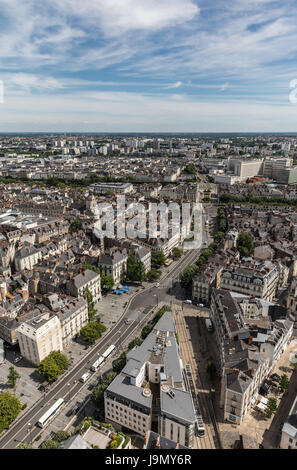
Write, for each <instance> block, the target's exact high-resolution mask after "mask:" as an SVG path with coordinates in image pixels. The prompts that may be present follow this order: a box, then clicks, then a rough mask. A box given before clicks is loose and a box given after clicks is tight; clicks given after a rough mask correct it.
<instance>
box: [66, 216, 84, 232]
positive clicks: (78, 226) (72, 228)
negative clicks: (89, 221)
mask: <svg viewBox="0 0 297 470" xmlns="http://www.w3.org/2000/svg"><path fill="white" fill-rule="evenodd" d="M81 227H82V223H81V221H80V220H79V219H77V218H76V219H74V221H73V222H72V224H71V225H70V227H69V231H70V233H73V232H78V230H80V229H81Z"/></svg>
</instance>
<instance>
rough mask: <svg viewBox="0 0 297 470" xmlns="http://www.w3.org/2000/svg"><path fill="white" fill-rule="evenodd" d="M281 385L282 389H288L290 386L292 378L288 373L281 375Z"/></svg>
mask: <svg viewBox="0 0 297 470" xmlns="http://www.w3.org/2000/svg"><path fill="white" fill-rule="evenodd" d="M279 386H280V388H281V389H282V390H288V388H289V387H290V380H289V378H288V376H287V374H283V375H282V376H281V378H280V381H279Z"/></svg>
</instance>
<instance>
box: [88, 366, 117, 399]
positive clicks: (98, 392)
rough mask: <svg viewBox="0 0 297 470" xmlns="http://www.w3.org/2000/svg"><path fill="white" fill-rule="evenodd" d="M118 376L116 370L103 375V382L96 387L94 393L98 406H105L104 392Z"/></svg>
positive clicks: (93, 396) (93, 397)
mask: <svg viewBox="0 0 297 470" xmlns="http://www.w3.org/2000/svg"><path fill="white" fill-rule="evenodd" d="M116 376H117V373H116V372H109V373H108V374H106V375H105V376H104V377H103V380H102V383H101V384H99V385H97V387H95V388H94V390H93V393H92V400H93V402H94V403H95V404H96V406H98V408H102V407H103V406H104V392H105V390H106V389H107V387H108V385H109V384H110V383H111V382H112V381H113V380H114V379H115V377H116Z"/></svg>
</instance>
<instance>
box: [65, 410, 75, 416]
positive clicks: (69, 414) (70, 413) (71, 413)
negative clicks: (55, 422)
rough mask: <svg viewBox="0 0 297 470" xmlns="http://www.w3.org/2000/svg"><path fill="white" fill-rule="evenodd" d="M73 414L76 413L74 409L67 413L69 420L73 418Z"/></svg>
mask: <svg viewBox="0 0 297 470" xmlns="http://www.w3.org/2000/svg"><path fill="white" fill-rule="evenodd" d="M73 413H74V409H71V410H69V411H67V413H66V416H67V418H69V416H72V415H73Z"/></svg>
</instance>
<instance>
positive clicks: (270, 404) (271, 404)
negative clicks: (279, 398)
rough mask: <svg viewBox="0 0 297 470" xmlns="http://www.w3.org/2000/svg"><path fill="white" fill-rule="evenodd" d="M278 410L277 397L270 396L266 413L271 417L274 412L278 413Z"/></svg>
mask: <svg viewBox="0 0 297 470" xmlns="http://www.w3.org/2000/svg"><path fill="white" fill-rule="evenodd" d="M276 410H277V403H276V399H275V398H268V403H267V408H266V414H267V417H268V418H270V417H271V416H272V415H273V414H275V413H276Z"/></svg>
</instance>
